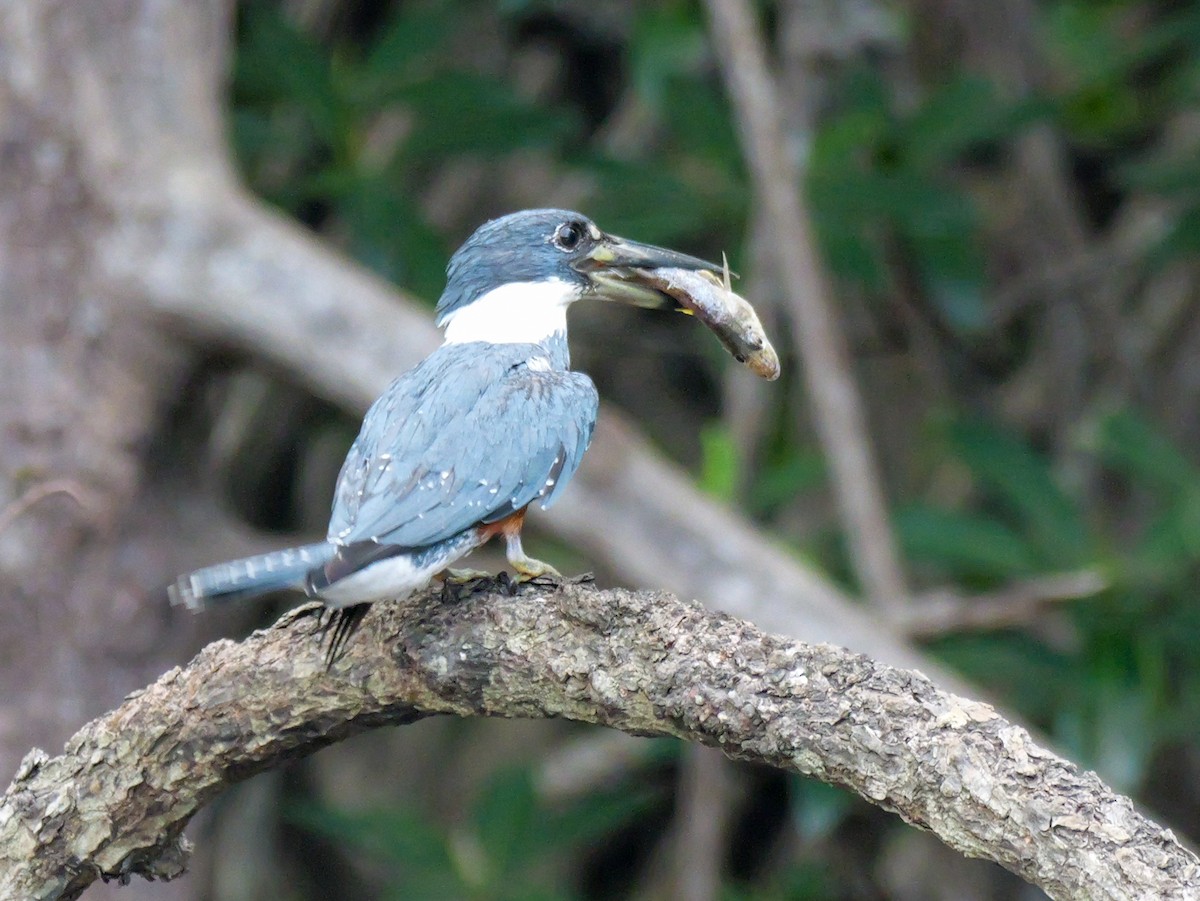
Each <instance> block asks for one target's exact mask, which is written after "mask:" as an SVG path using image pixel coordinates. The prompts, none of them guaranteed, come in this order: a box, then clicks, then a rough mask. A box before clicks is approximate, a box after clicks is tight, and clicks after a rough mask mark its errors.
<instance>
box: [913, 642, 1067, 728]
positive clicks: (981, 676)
mask: <svg viewBox="0 0 1200 901" xmlns="http://www.w3.org/2000/svg"><path fill="white" fill-rule="evenodd" d="M936 649H937V655H938V657H940V658H941V659H943V660H945V661H946V663H947V664H948V665H950V666H952V667H953V668H954V669H955V670H957V671H958V672H961V673H962V674H963V675H964V676H966V677H967V678H968V679H971V680H973V681H975V682H977V683H979V684H980V685H987V686H988V687H989V689H990V690H992V691H996V692H1000V693H1001V696H1002V697H1005V698H1011V699H1012V702H1013V703H1014V704H1015V705H1016V706H1017V709H1018V710H1021V711H1022V712H1023V713H1024V714H1025V715H1026V716H1027V717H1028V718H1029V719H1030V721H1031V722H1034V723H1047V722H1048V721H1049V720H1050V719H1052V718H1053V717H1054V716H1056V715H1057V714H1058V713H1059V712H1060V711H1061V710H1063V709H1064V708H1065V707H1069V706H1071V705H1074V704H1077V703H1078V701H1079V695H1080V694H1081V692H1082V691H1083V689H1084V687H1085V677H1084V675H1083V674H1082V673H1081V672H1080V671H1079V661H1078V660H1077V659H1075V657H1074V656H1071V655H1067V654H1063V653H1061V652H1056V651H1054V650H1052V649H1051V648H1048V647H1047V646H1046V645H1044V644H1042V643H1041V642H1039V641H1037V640H1036V639H1035V638H1033V637H1031V636H1029V635H1025V634H1020V633H995V634H988V635H956V636H954V637H953V638H947V639H943V640H942V641H940V642H937V643H936ZM1056 734H1057V733H1056Z"/></svg>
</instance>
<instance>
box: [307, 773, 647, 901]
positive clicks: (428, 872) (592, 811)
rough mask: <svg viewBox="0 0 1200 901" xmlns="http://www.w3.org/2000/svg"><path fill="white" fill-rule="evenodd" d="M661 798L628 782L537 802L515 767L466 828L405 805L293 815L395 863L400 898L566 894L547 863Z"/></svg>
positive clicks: (311, 808)
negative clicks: (560, 800) (567, 799)
mask: <svg viewBox="0 0 1200 901" xmlns="http://www.w3.org/2000/svg"><path fill="white" fill-rule="evenodd" d="M654 801H655V798H654V795H653V793H652V792H650V791H648V790H645V789H638V788H634V787H628V786H625V787H622V788H621V790H619V791H609V792H602V793H597V794H594V795H591V796H588V797H586V798H583V799H582V800H578V801H575V802H573V803H571V804H569V805H567V806H565V807H562V808H550V807H547V806H545V805H543V804H542V803H541V802H540V801H539V800H538V797H537V794H536V792H535V790H534V785H533V780H532V777H531V774H530V773H529V771H528V770H526V769H522V768H516V769H508V770H500V771H498V772H496V773H495V774H493V776H492V778H491V779H490V781H489V782H488V783H487V784H486V785H485V786H484V787H483V789H482V790H481V791H480V793H479V795H478V797H476V799H475V801H474V803H473V804H472V806H471V808H470V810H469V811H468V813H467V815H466V817H465V819H464V822H463V823H462V824H461V825H459V826H448V825H446V824H445V823H439V822H437V821H436V820H434V819H431V818H429V817H428V816H424V815H422V814H420V813H418V812H417V811H415V810H407V809H405V808H404V807H402V806H392V807H388V808H386V809H381V810H372V811H366V812H355V813H350V812H346V811H340V810H337V809H334V808H331V807H326V806H321V805H315V804H302V805H297V806H295V807H294V808H293V809H292V810H291V812H290V816H291V818H292V819H293V821H295V822H296V823H297V824H299V825H301V826H303V827H305V828H307V829H310V830H312V831H314V832H318V833H320V834H322V835H325V836H328V837H329V838H333V839H336V840H337V841H339V842H342V843H344V844H347V845H352V846H355V847H357V848H359V849H361V850H362V851H364V852H366V853H367V854H369V855H371V856H372V857H375V858H377V859H378V860H380V861H382V862H383V863H385V864H389V865H390V872H391V874H392V879H391V880H390V884H391V891H390V893H389V897H392V898H397V899H399V898H428V899H430V901H434V899H441V898H445V899H476V901H485V899H486V901H534V899H538V901H562V899H569V898H572V897H573V894H572V892H571V891H570V890H569V889H567V888H565V887H564V886H562V885H559V884H557V880H556V879H555V877H554V873H553V870H552V868H548V867H547V864H549V863H550V862H551V861H553V860H554V859H555V858H556V857H557V856H560V855H562V854H563V853H565V852H567V851H571V850H575V851H578V850H580V849H582V848H584V847H586V846H587V845H588V844H589V843H593V842H596V841H598V840H600V839H601V838H603V837H604V836H605V835H608V834H610V833H611V832H613V831H614V830H615V829H617V828H619V827H620V826H622V825H623V824H625V823H627V822H628V821H630V820H631V819H633V818H635V817H637V816H639V815H640V814H643V813H644V812H645V810H646V809H647V808H648V807H649V806H650V805H651V804H652V803H654Z"/></svg>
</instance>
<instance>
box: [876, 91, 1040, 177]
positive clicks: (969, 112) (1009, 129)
mask: <svg viewBox="0 0 1200 901" xmlns="http://www.w3.org/2000/svg"><path fill="white" fill-rule="evenodd" d="M1049 111H1050V106H1049V104H1047V103H1045V102H1044V101H1042V100H1040V99H1036V98H1035V99H1032V100H1025V101H1022V102H1018V103H1012V102H1010V101H1005V100H1002V99H1001V97H1000V94H999V92H998V91H997V88H996V85H995V84H994V83H993V82H991V81H989V80H987V79H984V78H979V77H978V76H974V75H963V76H959V77H957V78H954V79H953V80H951V81H950V82H948V83H947V84H944V85H936V86H934V87H933V88H932V89H931V90H930V92H929V93H928V94H927V95H926V96H925V98H924V100H923V102H922V103H921V105H920V106H919V107H918V108H917V110H916V111H915V112H914V113H913V114H912V115H911V116H910V117H909V118H908V119H907V120H905V121H904V122H903V123H902V124H901V125H899V126H898V131H899V133H900V136H901V140H902V141H903V143H904V146H905V147H906V148H907V153H908V156H909V157H910V159H911V160H912V162H913V164H915V165H916V166H919V167H922V168H926V167H932V166H934V165H936V164H939V163H944V162H947V161H953V159H954V157H956V156H957V155H959V154H961V153H963V152H964V151H967V150H969V149H971V147H972V145H976V144H979V143H981V142H984V141H997V140H1001V139H1011V138H1012V137H1013V136H1014V134H1015V133H1017V132H1019V131H1020V129H1022V128H1023V127H1024V126H1025V125H1027V124H1029V123H1031V122H1033V121H1034V120H1036V119H1038V118H1040V117H1042V116H1045V115H1047V114H1048V113H1049Z"/></svg>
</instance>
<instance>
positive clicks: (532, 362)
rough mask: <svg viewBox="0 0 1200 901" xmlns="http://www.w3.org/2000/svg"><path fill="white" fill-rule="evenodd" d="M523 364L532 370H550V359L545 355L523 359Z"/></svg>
mask: <svg viewBox="0 0 1200 901" xmlns="http://www.w3.org/2000/svg"><path fill="white" fill-rule="evenodd" d="M525 365H526V366H528V367H529V368H530V369H532V370H533V371H534V372H549V371H550V360H549V359H548V358H547V357H530V358H529V359H528V360H526V361H525Z"/></svg>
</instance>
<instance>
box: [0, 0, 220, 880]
mask: <svg viewBox="0 0 1200 901" xmlns="http://www.w3.org/2000/svg"><path fill="white" fill-rule="evenodd" d="M228 14H229V9H228V4H227V3H226V2H224V0H197V2H191V3H163V2H157V0H89V2H87V3H77V2H73V0H22V2H19V3H6V4H3V5H2V6H0V335H3V342H4V346H3V352H0V385H2V387H0V596H2V597H3V598H4V607H5V616H4V618H3V621H2V623H0V659H2V660H3V661H4V665H3V666H2V667H0V773H3V774H12V773H13V772H14V771H15V770H16V767H17V763H18V761H19V760H20V757H21V755H22V754H24V753H25V752H26V751H28V750H29V748H30V746H31V745H32V744H38V745H44V746H46V747H48V748H50V749H51V750H52V751H55V750H57V748H58V747H60V746H61V743H62V741H63V740H64V739H65V738H66V737H67V736H68V735H70V733H71V732H72V730H73V729H74V728H75V727H76V726H77V725H78V724H79V723H80V722H81V721H82V720H84V719H86V718H88V717H90V716H93V715H95V714H96V713H98V712H100V711H102V710H104V709H106V708H108V707H110V706H111V705H112V704H113V703H114V702H116V701H118V700H119V699H120V697H121V696H122V695H123V694H125V693H126V692H128V691H130V690H131V689H133V688H136V687H137V686H139V685H141V684H143V683H144V682H145V681H146V680H147V679H150V678H153V677H154V676H155V675H156V674H158V673H160V672H162V670H163V669H164V668H165V667H167V666H169V665H170V663H171V662H174V661H177V660H178V659H180V656H181V654H182V653H183V651H184V648H185V647H191V646H194V645H195V642H196V640H197V638H196V636H195V635H194V634H192V635H189V634H180V632H181V629H180V627H179V621H178V620H177V619H174V618H172V619H169V618H168V617H167V616H166V615H164V613H163V611H164V609H165V607H153V606H151V605H147V604H146V603H145V598H146V595H147V592H148V590H152V589H153V588H154V587H155V586H156V585H158V584H160V583H161V582H162V581H163V579H164V578H165V576H166V575H167V574H169V573H171V572H172V571H173V570H174V568H175V562H174V561H173V560H172V559H171V555H172V554H173V553H176V552H177V547H178V545H179V544H180V543H179V542H175V541H169V540H163V539H161V538H156V537H155V536H162V535H174V534H186V531H187V530H192V529H195V528H200V527H202V526H201V523H200V520H202V519H204V518H205V514H203V513H200V514H197V513H196V512H195V511H196V509H197V508H196V506H195V505H194V504H192V503H191V502H188V501H186V499H183V498H179V497H170V496H167V495H166V494H165V493H163V492H160V491H158V490H157V486H154V485H152V484H151V481H152V475H151V473H152V472H153V471H154V468H153V467H151V466H150V465H148V464H149V463H150V461H149V460H148V452H149V451H150V448H151V444H152V438H153V435H154V431H155V429H156V428H158V424H159V423H160V422H161V421H162V418H163V417H162V414H163V412H164V410H165V409H166V408H167V407H168V405H169V404H170V403H171V401H172V397H173V395H174V393H175V391H176V390H177V388H178V386H179V383H180V381H181V379H182V377H183V376H184V374H185V368H186V367H187V366H188V363H189V361H188V359H187V358H186V356H185V354H184V353H183V352H182V348H181V347H180V346H177V345H176V344H175V343H174V342H172V341H171V340H170V339H169V338H167V337H165V336H164V334H163V331H162V329H160V328H158V327H156V326H155V324H153V323H151V322H149V321H148V320H147V319H146V317H145V316H144V315H143V314H142V313H141V309H142V304H141V300H142V299H141V298H139V297H137V296H134V295H132V294H131V293H130V291H129V289H128V286H127V285H126V284H125V283H123V281H122V280H121V279H120V278H119V277H116V276H113V275H110V273H114V272H115V271H117V270H116V269H115V268H114V266H113V263H114V262H118V261H115V260H114V259H112V257H111V252H112V251H111V248H112V244H111V238H112V235H113V234H114V232H117V231H119V230H120V229H122V228H123V227H124V226H125V225H126V224H127V223H129V222H130V221H131V220H134V219H136V218H137V217H139V216H140V215H142V214H143V213H146V214H149V213H151V212H152V210H153V209H154V207H155V205H156V203H158V202H159V199H160V198H161V196H162V195H163V194H164V193H166V192H170V191H186V190H196V189H198V188H201V186H202V185H203V184H205V183H206V182H210V181H214V180H219V179H224V178H226V173H225V172H224V171H222V170H220V169H219V168H217V167H219V166H220V165H221V161H223V160H224V159H225V154H224V150H223V147H224V142H223V139H222V136H221V128H220V123H219V122H218V121H216V120H215V119H214V118H212V116H213V114H215V113H216V111H217V110H218V109H219V106H218V104H217V103H216V102H214V99H215V92H217V91H219V89H220V88H221V85H222V75H221V73H222V72H223V69H224V66H225V49H226V46H227V43H228V28H227V20H228ZM164 36H166V37H167V40H165V41H164V40H163V39H162V38H163V37H164ZM183 48H188V49H187V52H181V51H182V49H183ZM167 160H170V161H171V166H170V169H169V170H168V167H167V163H166V161H167ZM181 160H182V161H184V163H185V165H183V166H181V165H180V161H181ZM188 162H190V163H191V164H192V168H191V171H189V170H188V166H187V165H186V163H188ZM168 174H169V175H170V176H171V178H172V180H173V181H172V183H168V180H167V176H168ZM181 177H182V178H181ZM188 182H190V183H188ZM221 525H223V524H221ZM218 532H219V530H218ZM182 631H183V632H184V633H186V631H187V630H186V628H185V629H183V630H182ZM147 888H152V889H153V891H154V893H155V897H157V898H162V897H166V896H167V895H164V893H163V890H162V888H161V887H157V888H154V887H144V888H141V889H138V891H139V892H144V891H146V890H147ZM122 897H130V894H129V890H128V889H125V890H123V893H122Z"/></svg>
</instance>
